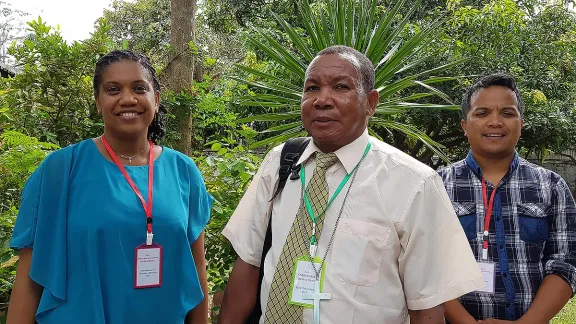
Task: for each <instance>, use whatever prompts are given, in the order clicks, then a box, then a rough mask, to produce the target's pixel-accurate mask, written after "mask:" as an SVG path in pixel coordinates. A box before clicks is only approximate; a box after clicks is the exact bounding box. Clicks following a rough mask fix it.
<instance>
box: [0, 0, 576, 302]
mask: <svg viewBox="0 0 576 324" xmlns="http://www.w3.org/2000/svg"><path fill="white" fill-rule="evenodd" d="M198 5H199V6H200V9H201V10H197V13H196V19H195V24H194V25H193V26H192V27H193V32H194V33H193V35H194V36H193V38H191V39H190V41H189V42H187V43H186V44H185V45H186V46H185V48H184V49H182V48H181V47H178V46H176V45H175V44H174V39H175V36H174V34H173V33H171V28H170V26H171V24H172V23H173V21H175V20H174V13H173V11H174V10H171V8H170V1H169V0H137V1H130V2H123V1H115V2H114V5H113V7H112V8H111V9H109V10H105V11H104V13H103V15H102V17H101V18H100V19H99V20H98V21H97V22H96V23H95V28H94V32H93V34H92V35H91V37H90V38H88V39H86V40H83V41H77V42H73V43H69V42H66V41H65V40H64V39H63V38H62V36H61V35H60V33H59V31H58V30H57V29H55V28H53V27H51V26H54V25H56V24H57V23H58V22H57V21H51V22H45V21H43V20H42V19H41V18H37V19H36V20H32V21H29V22H28V23H27V25H26V27H27V28H26V30H25V31H23V32H22V28H21V26H20V25H18V19H14V17H12V16H10V17H11V18H10V19H11V20H10V19H5V20H6V21H9V23H5V24H0V34H2V35H5V34H6V33H4V34H3V33H2V32H3V31H4V30H3V28H4V29H8V28H10V29H9V30H10V33H12V34H7V35H12V36H11V37H12V40H13V43H12V45H11V46H10V48H9V51H8V54H9V55H8V56H7V59H6V60H8V62H10V63H11V64H12V65H13V66H14V67H15V68H16V70H17V71H18V73H17V75H16V76H15V77H13V78H8V79H2V80H1V81H0V242H1V243H2V244H1V245H0V311H2V310H5V309H6V307H7V302H8V297H9V293H10V289H11V286H12V283H13V280H14V274H15V273H14V269H15V264H16V262H17V256H15V255H14V254H13V253H12V252H11V251H10V250H9V249H8V248H7V244H8V240H9V238H10V235H11V229H12V226H13V223H14V220H15V217H16V215H17V212H18V207H19V198H20V193H21V190H22V188H23V186H24V182H25V180H26V178H27V177H28V176H29V175H30V174H31V172H33V170H34V169H35V168H36V167H37V166H38V164H39V163H40V162H41V161H42V159H43V158H44V157H45V156H46V155H47V154H49V152H50V151H52V150H55V149H57V148H59V147H64V146H67V145H70V144H72V143H75V142H78V141H80V140H82V139H85V138H90V137H95V136H98V135H99V134H100V133H101V132H102V120H101V119H100V118H99V117H98V115H97V114H96V110H95V105H94V99H93V94H92V90H91V79H92V70H93V67H94V63H95V61H96V60H97V58H98V56H99V55H102V54H104V53H106V52H108V51H109V50H111V49H116V48H129V49H134V50H137V51H140V52H143V53H145V54H147V55H149V56H150V57H151V58H152V60H153V63H154V64H155V65H156V67H157V69H158V70H159V71H160V72H161V78H162V81H163V83H164V84H165V85H166V86H165V87H164V89H163V103H164V104H165V105H166V106H167V107H168V109H169V111H170V116H169V117H170V118H169V119H168V127H169V130H168V136H167V138H166V139H165V141H164V142H163V143H162V144H163V145H166V146H172V147H176V148H178V149H180V150H182V151H184V152H189V153H190V155H191V156H192V158H193V159H194V160H195V161H196V163H197V164H198V166H199V167H200V169H201V170H202V172H203V174H204V176H205V180H206V184H207V187H208V190H209V191H210V192H211V193H212V194H213V195H214V197H215V198H216V201H215V204H214V209H213V212H212V213H213V214H212V220H211V222H210V224H209V225H208V229H207V231H206V233H207V258H208V263H209V270H208V273H209V280H210V286H211V287H210V288H211V290H212V291H213V292H217V291H221V290H222V289H223V287H224V286H225V284H226V280H227V276H228V274H229V271H230V267H231V265H232V262H233V261H234V259H235V255H234V252H233V250H232V249H231V247H230V245H229V244H228V243H227V242H226V241H225V240H224V238H223V237H222V236H221V235H220V232H221V230H222V228H223V226H224V225H225V224H226V221H227V220H228V218H229V217H230V215H231V213H232V212H233V210H234V208H235V206H236V204H237V203H238V201H239V199H240V198H241V196H242V194H243V192H244V190H245V189H246V187H247V185H248V184H249V183H250V180H251V178H252V176H253V175H254V173H255V172H256V170H257V168H258V165H259V162H260V161H261V158H262V154H263V153H264V152H265V151H266V149H267V148H269V147H270V146H271V145H273V144H274V143H278V142H281V141H283V140H285V139H287V138H289V137H292V136H298V135H302V134H304V131H303V129H302V127H301V124H300V122H299V115H300V112H299V102H300V95H301V93H300V92H301V86H302V81H303V75H304V69H305V66H306V65H307V63H308V62H310V60H311V59H312V58H313V56H314V54H315V53H316V52H317V51H319V50H320V49H322V48H324V47H325V46H327V45H331V44H347V45H350V46H354V47H355V48H357V49H359V50H361V51H363V52H365V53H366V54H367V56H368V57H369V58H370V59H371V60H372V62H373V63H374V65H375V66H376V67H377V87H378V89H379V92H380V94H381V101H380V103H379V106H378V113H377V116H376V117H375V118H373V119H372V121H371V124H370V128H371V129H370V130H371V133H372V134H373V135H374V136H377V137H380V138H382V139H384V140H385V141H387V142H388V143H391V144H393V145H395V146H396V147H398V148H400V149H402V150H404V151H405V152H407V153H408V154H411V155H412V156H414V157H415V158H417V159H419V160H421V161H422V162H424V163H427V164H429V165H431V166H433V167H436V166H437V165H438V164H440V163H446V161H449V160H455V159H458V158H461V157H462V156H463V155H464V154H465V153H466V150H467V149H466V142H465V137H464V136H463V133H462V131H461V129H460V127H459V125H460V123H459V120H460V115H459V112H458V111H457V110H458V105H459V102H460V99H459V98H460V96H461V94H462V93H463V91H464V89H465V88H466V87H467V86H469V85H470V84H471V82H472V81H473V80H474V79H475V78H476V77H477V76H478V75H482V74H486V73H491V72H506V73H509V74H512V75H513V76H515V77H516V78H517V80H518V81H519V83H520V85H521V88H522V93H523V97H524V100H525V103H526V114H525V121H526V125H525V128H524V131H523V135H522V139H521V143H520V148H519V149H520V153H521V154H523V155H527V154H534V155H536V156H538V157H539V158H541V159H545V158H546V157H547V156H548V155H549V154H550V153H552V152H554V153H557V154H566V153H565V152H569V150H570V149H573V148H574V147H575V146H576V108H575V103H576V13H575V12H574V11H572V10H569V8H573V6H574V3H573V2H572V1H538V0H526V1H521V0H518V1H514V0H492V1H483V0H470V1H466V0H434V1H431V0H427V1H422V2H420V1H406V0H395V1H391V0H318V1H307V0H268V1H264V0H260V1H253V0H206V1H202V2H199V4H198ZM0 6H4V7H6V9H9V10H12V11H9V12H8V11H6V10H4V11H2V12H4V13H6V14H5V16H6V15H7V14H8V13H9V14H10V15H12V14H13V13H14V14H17V18H18V17H25V16H23V13H21V12H18V11H15V10H13V9H12V8H10V7H9V6H8V5H7V4H4V3H2V2H0ZM0 18H1V17H0ZM0 20H1V19H0ZM14 31H20V34H14ZM0 41H4V40H0ZM4 42H5V41H4ZM182 57H187V58H189V59H190V60H191V62H193V63H192V64H191V65H190V70H189V71H188V72H189V73H190V81H189V82H188V83H186V84H185V86H184V87H182V86H181V83H180V85H176V83H175V82H173V80H171V75H172V73H173V71H172V70H173V67H172V65H173V64H175V63H174V62H175V61H177V60H178V59H180V58H182ZM183 120H185V121H186V123H182V121H183ZM436 157H438V158H436ZM570 158H571V159H572V161H573V162H574V164H575V166H576V157H575V156H570Z"/></svg>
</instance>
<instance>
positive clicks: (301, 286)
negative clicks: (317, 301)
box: [288, 256, 326, 308]
mask: <svg viewBox="0 0 576 324" xmlns="http://www.w3.org/2000/svg"><path fill="white" fill-rule="evenodd" d="M314 265H315V267H316V269H320V266H322V270H321V271H320V290H322V286H323V285H324V272H325V270H326V266H325V265H322V260H321V259H320V258H319V257H314ZM315 284H316V273H315V272H314V267H313V266H312V262H310V258H309V257H308V256H301V257H299V258H296V260H295V261H294V267H293V269H292V282H291V284H290V299H289V300H288V304H290V305H298V306H302V307H307V308H314V301H312V300H304V299H303V294H304V293H314V288H315V287H314V285H315Z"/></svg>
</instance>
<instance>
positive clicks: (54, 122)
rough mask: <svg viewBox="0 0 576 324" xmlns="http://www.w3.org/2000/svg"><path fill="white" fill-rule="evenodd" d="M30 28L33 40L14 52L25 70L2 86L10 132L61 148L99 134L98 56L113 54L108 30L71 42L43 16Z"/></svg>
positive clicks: (4, 80) (3, 82)
mask: <svg viewBox="0 0 576 324" xmlns="http://www.w3.org/2000/svg"><path fill="white" fill-rule="evenodd" d="M28 26H29V32H31V33H32V36H30V37H29V39H26V40H25V41H23V42H22V44H14V45H13V46H12V47H10V49H9V53H10V55H12V56H13V57H14V59H15V61H16V67H17V68H18V69H20V70H21V72H20V73H18V74H16V76H15V77H13V78H8V79H2V81H1V84H0V87H1V88H2V90H3V92H2V94H1V95H2V97H3V98H2V100H3V101H5V103H6V106H7V107H8V108H9V112H10V113H11V114H12V122H11V129H13V130H17V131H19V132H21V133H24V134H26V135H28V136H33V137H36V138H38V139H39V140H41V141H45V142H51V143H57V144H58V145H60V146H66V145H69V144H72V143H75V142H77V141H79V140H81V139H85V138H87V137H91V136H94V135H95V134H98V133H99V132H100V131H101V124H100V123H98V122H97V121H95V120H98V118H96V116H97V114H96V107H95V105H94V100H93V90H92V71H93V69H94V66H95V63H96V60H97V59H98V55H100V54H103V53H106V52H107V50H108V49H107V45H108V38H107V36H106V29H107V27H106V26H101V25H100V26H99V28H98V29H97V30H96V31H95V32H94V33H93V34H92V37H91V38H90V39H88V40H85V41H82V42H76V41H75V42H73V43H72V44H68V43H67V42H66V40H65V39H64V38H63V37H62V35H61V33H60V31H59V29H58V28H53V27H50V26H49V25H47V24H46V23H45V22H44V21H42V19H41V18H40V17H38V19H37V20H35V21H31V22H29V23H28Z"/></svg>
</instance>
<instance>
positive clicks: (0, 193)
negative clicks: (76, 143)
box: [0, 131, 58, 323]
mask: <svg viewBox="0 0 576 324" xmlns="http://www.w3.org/2000/svg"><path fill="white" fill-rule="evenodd" d="M57 148H58V146H56V145H54V144H52V143H44V142H40V141H38V139H36V138H34V137H29V136H26V135H24V134H22V133H18V132H15V131H5V132H4V133H2V134H1V135H0V175H1V176H0V323H2V320H3V319H2V314H4V313H5V311H6V308H7V307H8V298H9V296H10V291H11V290H12V285H13V284H14V278H15V275H16V267H15V266H16V262H17V260H18V257H17V256H16V255H15V253H14V252H13V251H12V250H11V249H10V248H9V247H8V243H9V240H10V237H11V236H12V228H13V227H14V223H15V220H16V215H17V214H18V208H19V205H20V194H21V192H22V188H23V187H24V183H25V181H26V180H27V179H28V177H29V176H30V175H31V174H32V172H34V170H35V169H36V168H37V167H38V165H40V163H41V162H42V161H43V160H44V158H45V157H46V155H48V153H49V152H51V151H53V150H55V149H57Z"/></svg>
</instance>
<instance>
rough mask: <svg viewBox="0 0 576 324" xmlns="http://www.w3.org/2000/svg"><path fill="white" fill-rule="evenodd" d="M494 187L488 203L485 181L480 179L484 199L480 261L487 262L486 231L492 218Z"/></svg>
mask: <svg viewBox="0 0 576 324" xmlns="http://www.w3.org/2000/svg"><path fill="white" fill-rule="evenodd" d="M496 189H497V188H496V187H495V188H494V190H493V191H492V195H491V196H490V201H489V202H488V193H487V190H486V181H484V178H482V198H483V199H484V210H485V211H486V214H485V215H484V244H483V245H482V259H483V260H488V230H489V229H490V219H491V218H492V208H493V207H494V195H495V194H496ZM486 208H487V209H486Z"/></svg>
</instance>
